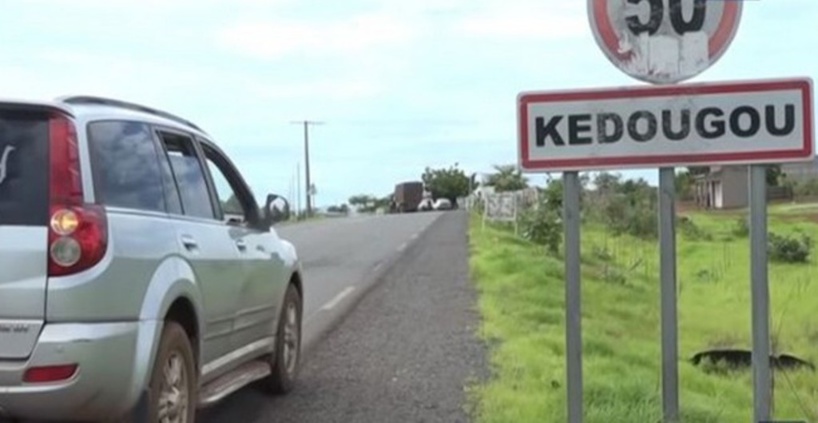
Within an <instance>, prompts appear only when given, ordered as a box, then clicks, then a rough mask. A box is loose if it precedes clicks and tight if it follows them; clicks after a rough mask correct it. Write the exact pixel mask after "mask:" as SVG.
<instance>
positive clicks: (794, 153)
mask: <svg viewBox="0 0 818 423" xmlns="http://www.w3.org/2000/svg"><path fill="white" fill-rule="evenodd" d="M517 105H518V125H519V128H518V130H519V163H520V166H521V168H522V169H523V171H526V172H537V171H544V172H552V171H569V170H591V169H625V168H639V167H671V166H687V165H694V164H695V165H725V164H750V163H772V162H774V163H781V162H790V161H805V160H806V161H808V160H812V158H813V112H812V107H813V105H812V80H811V79H809V78H799V79H780V80H765V81H741V82H726V83H709V84H685V85H671V86H661V87H636V88H611V89H601V90H587V91H562V92H531V93H522V94H520V95H519V97H518V100H517Z"/></svg>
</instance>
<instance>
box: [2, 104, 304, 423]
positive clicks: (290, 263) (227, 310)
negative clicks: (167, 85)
mask: <svg viewBox="0 0 818 423" xmlns="http://www.w3.org/2000/svg"><path fill="white" fill-rule="evenodd" d="M288 216H289V205H288V203H287V201H286V200H284V199H283V198H281V197H278V196H276V195H272V194H271V195H269V196H267V198H266V204H265V205H264V206H263V207H259V204H258V203H257V202H256V200H255V198H254V196H253V194H252V192H251V190H250V188H249V187H248V185H247V184H246V183H245V181H244V180H243V178H242V176H241V174H240V172H239V171H238V169H237V168H236V167H235V166H234V165H233V163H232V162H231V160H230V159H229V158H228V157H227V156H226V155H225V154H224V153H223V152H222V151H221V150H220V149H219V148H218V147H217V146H216V145H215V144H214V143H213V141H212V140H211V138H210V137H209V136H208V135H207V134H206V133H205V132H204V131H202V130H201V129H199V128H198V127H197V126H195V125H194V124H192V123H190V122H188V121H186V120H184V119H181V118H178V117H176V116H173V115H171V114H169V113H166V112H162V111H159V110H155V109H151V108H148V107H145V106H140V105H136V104H131V103H127V102H123V101H118V100H111V99H104V98H98V97H66V98H61V99H57V100H55V101H53V102H20V101H0V420H4V419H6V418H26V419H29V418H30V419H37V420H72V421H75V420H76V421H114V422H123V421H124V422H162V423H171V422H174V423H190V422H193V421H194V419H195V412H196V409H197V408H200V407H202V406H206V405H210V404H213V403H215V402H217V401H219V400H220V399H222V398H224V397H225V396H227V395H229V394H231V393H233V392H235V391H236V390H238V389H240V388H242V387H243V386H246V385H248V384H249V383H251V382H256V381H261V386H264V387H266V388H267V389H268V390H269V391H271V392H272V393H279V394H281V393H286V392H288V391H289V390H290V389H292V385H293V381H294V379H295V377H296V374H297V371H298V366H299V357H300V345H301V313H302V298H303V286H302V279H301V265H300V263H299V260H298V258H297V256H296V251H295V248H294V247H293V245H292V244H291V243H289V242H287V241H285V240H283V239H281V238H279V237H278V235H277V234H276V231H275V230H273V229H272V228H271V227H272V225H273V224H275V223H276V222H279V221H281V220H283V219H287V217H288Z"/></svg>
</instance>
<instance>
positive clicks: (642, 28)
mask: <svg viewBox="0 0 818 423" xmlns="http://www.w3.org/2000/svg"><path fill="white" fill-rule="evenodd" d="M741 3H742V0H588V12H589V13H588V15H589V17H590V21H591V28H592V29H593V32H594V36H595V38H596V41H597V44H599V46H600V48H602V51H603V52H604V53H605V55H606V56H607V57H608V59H609V60H610V61H611V62H612V63H613V64H614V65H616V66H617V67H618V68H619V69H621V70H622V71H624V72H625V73H626V74H628V75H630V76H631V77H633V78H636V79H639V80H641V81H645V82H650V83H654V84H668V83H676V82H680V81H683V80H686V79H689V78H692V77H694V76H696V75H698V74H700V73H701V72H703V71H704V70H705V69H707V68H708V67H710V66H711V65H712V64H713V63H715V62H716V61H717V60H718V59H719V58H720V57H721V56H722V54H724V52H725V50H727V47H728V46H729V45H730V42H732V41H733V37H734V36H735V34H736V31H737V29H738V24H739V20H740V19H741Z"/></svg>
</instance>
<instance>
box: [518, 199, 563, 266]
mask: <svg viewBox="0 0 818 423" xmlns="http://www.w3.org/2000/svg"><path fill="white" fill-rule="evenodd" d="M561 192H562V190H561V185H560V186H558V185H556V184H552V185H550V186H549V188H546V190H545V192H544V193H543V194H545V195H541V196H540V200H539V201H538V203H537V205H536V206H534V207H532V208H529V209H527V210H523V211H522V212H521V213H520V214H519V216H518V218H517V225H518V228H519V231H520V235H521V236H522V237H523V238H525V239H527V240H529V241H531V242H533V243H535V244H538V245H544V246H545V247H546V249H547V250H548V252H549V253H551V254H557V253H559V250H560V244H561V243H562V210H561V206H562V197H561Z"/></svg>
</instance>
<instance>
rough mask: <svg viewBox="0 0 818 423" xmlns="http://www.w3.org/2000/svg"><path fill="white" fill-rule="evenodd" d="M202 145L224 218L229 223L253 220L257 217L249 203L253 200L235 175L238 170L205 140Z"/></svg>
mask: <svg viewBox="0 0 818 423" xmlns="http://www.w3.org/2000/svg"><path fill="white" fill-rule="evenodd" d="M200 145H201V146H202V152H203V154H204V156H205V161H206V162H207V166H208V169H209V170H210V176H211V177H212V180H213V185H215V190H216V193H217V196H218V200H219V201H218V203H219V205H220V207H221V210H222V212H223V218H224V219H225V220H226V222H227V223H231V224H245V223H249V222H251V221H253V219H254V217H255V216H254V215H253V213H252V208H253V207H252V206H251V205H248V204H249V203H251V202H252V201H248V199H247V198H246V196H247V192H246V187H243V186H242V184H241V183H239V182H237V181H236V179H235V177H233V176H235V172H236V170H235V169H232V167H231V166H230V164H229V162H228V161H227V160H226V159H225V158H224V157H223V156H222V155H221V154H220V153H218V152H217V151H216V150H214V149H213V148H211V147H209V146H208V145H207V144H206V143H204V142H203V143H201V144H200ZM242 188H245V189H242Z"/></svg>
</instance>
